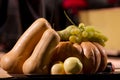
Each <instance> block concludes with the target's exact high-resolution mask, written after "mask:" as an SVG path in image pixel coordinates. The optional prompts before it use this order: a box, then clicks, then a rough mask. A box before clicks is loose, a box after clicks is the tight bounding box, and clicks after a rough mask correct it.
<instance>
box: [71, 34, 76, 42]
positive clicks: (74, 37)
mask: <svg viewBox="0 0 120 80" xmlns="http://www.w3.org/2000/svg"><path fill="white" fill-rule="evenodd" d="M76 40H77V36H75V35H72V36H70V37H69V41H70V42H72V43H76V42H77V41H76Z"/></svg>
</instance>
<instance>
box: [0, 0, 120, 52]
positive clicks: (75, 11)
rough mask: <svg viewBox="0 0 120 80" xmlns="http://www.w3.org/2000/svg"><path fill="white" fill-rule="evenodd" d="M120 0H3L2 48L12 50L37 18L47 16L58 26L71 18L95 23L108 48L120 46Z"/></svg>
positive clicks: (0, 8)
mask: <svg viewBox="0 0 120 80" xmlns="http://www.w3.org/2000/svg"><path fill="white" fill-rule="evenodd" d="M119 6H120V0H0V51H4V52H7V51H9V50H10V49H11V48H12V47H13V46H14V44H15V43H16V41H17V40H18V38H19V37H20V36H21V35H22V33H23V32H24V31H25V30H26V29H27V28H28V27H29V26H30V25H31V24H32V23H33V22H34V21H35V20H36V19H37V18H41V17H43V18H46V19H47V20H48V21H49V22H50V24H51V26H52V27H53V28H54V29H55V30H62V29H64V28H65V27H67V26H68V25H70V24H71V22H70V21H69V20H68V19H67V18H66V16H65V14H64V11H65V12H66V13H67V15H68V16H69V17H70V19H71V20H72V21H73V22H74V23H75V24H76V25H78V24H79V23H81V22H82V23H84V24H85V25H93V26H95V27H96V29H98V30H99V31H101V32H103V34H104V35H106V36H107V37H108V42H107V43H106V46H105V47H106V48H107V49H110V50H120V45H119V44H120V38H119V34H120V31H119V30H120V22H119V21H120V8H119Z"/></svg>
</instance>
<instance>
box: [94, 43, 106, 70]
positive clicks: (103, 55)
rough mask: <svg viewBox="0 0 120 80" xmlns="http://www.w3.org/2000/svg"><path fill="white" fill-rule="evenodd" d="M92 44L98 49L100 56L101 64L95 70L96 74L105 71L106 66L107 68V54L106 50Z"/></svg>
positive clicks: (96, 44)
mask: <svg viewBox="0 0 120 80" xmlns="http://www.w3.org/2000/svg"><path fill="white" fill-rule="evenodd" d="M93 44H94V45H95V46H96V47H97V48H98V49H99V51H100V54H101V63H100V66H99V68H98V70H97V72H102V71H104V70H105V68H106V66H107V58H108V57H107V52H106V49H105V48H104V47H103V46H101V45H100V44H98V43H96V42H93Z"/></svg>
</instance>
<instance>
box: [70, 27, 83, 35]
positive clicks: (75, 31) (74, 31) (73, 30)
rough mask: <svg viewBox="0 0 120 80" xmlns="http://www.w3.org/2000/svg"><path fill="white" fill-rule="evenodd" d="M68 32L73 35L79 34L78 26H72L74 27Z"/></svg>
mask: <svg viewBox="0 0 120 80" xmlns="http://www.w3.org/2000/svg"><path fill="white" fill-rule="evenodd" d="M70 33H71V34H73V35H77V34H81V31H80V30H79V29H78V28H74V29H72V30H71V32H70Z"/></svg>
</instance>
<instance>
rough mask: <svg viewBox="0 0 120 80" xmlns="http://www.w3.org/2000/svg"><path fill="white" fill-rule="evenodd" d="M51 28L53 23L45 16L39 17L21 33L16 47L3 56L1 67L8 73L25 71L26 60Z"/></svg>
mask: <svg viewBox="0 0 120 80" xmlns="http://www.w3.org/2000/svg"><path fill="white" fill-rule="evenodd" d="M49 28H51V25H50V24H49V22H48V21H47V20H46V19H44V18H39V19H37V20H36V21H35V22H33V24H32V25H31V26H30V27H29V28H28V29H27V30H26V31H25V32H24V33H23V34H22V35H21V37H20V38H19V39H18V41H17V42H16V44H15V45H14V47H13V48H12V49H11V50H10V51H9V52H8V53H6V54H5V55H4V56H3V57H2V58H1V68H3V69H4V70H6V71H7V72H8V73H17V74H18V73H23V71H22V66H23V63H24V61H25V60H26V59H27V58H28V57H29V56H30V55H31V53H32V51H33V49H34V47H35V46H36V44H37V43H38V41H39V40H40V39H41V36H42V35H43V33H44V31H46V30H47V29H49ZM27 67H28V66H27Z"/></svg>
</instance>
